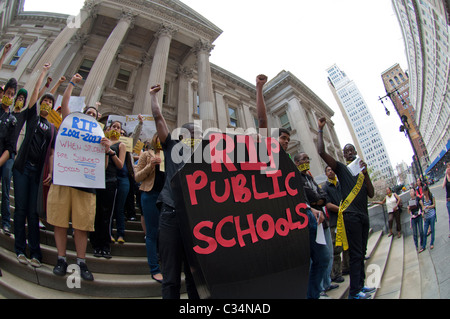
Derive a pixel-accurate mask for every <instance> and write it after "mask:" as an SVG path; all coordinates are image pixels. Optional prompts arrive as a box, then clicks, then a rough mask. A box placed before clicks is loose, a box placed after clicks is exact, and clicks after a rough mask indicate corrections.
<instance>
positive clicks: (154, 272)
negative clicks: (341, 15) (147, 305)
mask: <svg viewBox="0 0 450 319" xmlns="http://www.w3.org/2000/svg"><path fill="white" fill-rule="evenodd" d="M9 49H10V45H6V46H5V47H4V50H3V54H2V56H1V57H0V66H1V64H2V63H3V59H4V57H5V55H6V54H7V53H8V51H9ZM50 67H51V65H50V64H46V65H45V66H44V67H43V69H42V72H41V74H40V75H39V78H38V80H37V82H36V83H35V86H34V89H33V92H32V94H31V95H30V96H29V97H28V92H27V91H25V90H24V89H20V90H17V81H16V80H15V79H10V80H9V81H8V82H7V83H6V85H5V86H4V88H2V90H1V91H0V98H1V108H0V168H1V170H2V205H1V207H2V208H1V213H2V229H3V231H4V233H5V234H11V224H10V218H11V217H10V216H11V214H10V212H9V188H10V182H11V178H14V191H15V213H14V238H15V252H16V255H17V259H18V261H19V262H20V263H22V264H31V265H32V266H33V267H40V266H41V262H42V253H41V250H40V239H39V216H40V214H41V212H44V213H45V218H46V221H47V223H48V224H50V225H53V227H54V237H55V242H56V247H57V252H58V257H57V260H56V261H55V266H54V269H53V272H54V274H55V275H58V276H64V275H66V273H67V268H68V263H67V259H66V246H67V236H68V230H69V229H70V227H71V228H72V229H73V236H74V241H75V247H76V254H77V264H78V265H79V267H80V274H81V277H82V278H83V279H84V280H88V281H92V280H94V276H93V274H92V272H91V271H89V269H88V267H87V264H86V250H87V245H88V242H90V245H91V246H92V249H93V255H94V256H95V257H98V258H106V259H110V258H112V255H111V243H114V242H118V243H124V242H125V226H124V221H125V214H126V213H125V211H126V210H127V209H126V206H127V205H128V204H127V203H129V202H131V206H132V209H131V210H132V211H134V204H135V202H134V199H135V198H136V201H137V204H138V206H139V207H140V208H141V212H142V227H143V229H144V231H145V244H146V249H147V258H148V264H149V270H150V274H151V278H153V279H154V280H155V281H157V282H159V283H161V290H162V297H163V298H167V299H177V298H180V288H181V273H182V272H184V273H185V282H186V288H187V293H188V296H189V298H192V299H198V298H199V295H198V292H197V290H196V286H195V282H194V279H193V276H192V274H191V271H190V267H189V261H188V259H187V258H186V252H185V250H184V246H183V240H182V236H181V232H180V225H179V223H178V220H177V209H176V205H175V194H174V193H173V192H174V190H173V188H172V187H171V184H170V181H171V179H172V177H173V176H174V175H175V174H176V173H177V171H178V170H179V169H180V168H181V167H182V166H183V164H184V163H183V162H182V161H181V162H180V161H174V160H173V158H172V156H171V154H172V152H173V150H174V148H175V146H177V144H178V143H180V142H182V146H183V147H184V148H187V149H188V152H191V151H192V150H193V148H194V147H195V146H196V143H197V142H196V141H199V140H200V139H201V137H202V136H201V135H199V134H200V133H199V132H200V130H199V129H198V128H197V127H195V125H194V124H193V123H187V124H185V125H184V126H183V127H182V129H184V130H183V132H188V133H187V134H185V135H183V136H171V133H170V131H169V128H168V126H167V123H166V121H165V119H164V116H163V114H162V112H161V107H160V105H159V102H158V94H159V91H160V90H161V87H160V85H155V86H152V87H151V89H150V92H149V94H150V96H151V112H152V115H153V118H154V120H155V125H156V133H155V135H154V136H153V138H152V139H151V140H149V141H146V143H145V147H144V149H143V150H142V151H141V152H140V155H136V154H134V155H133V154H132V153H130V152H128V151H127V149H126V146H125V145H124V143H122V142H121V141H120V136H121V134H124V132H123V129H122V123H120V122H118V121H114V122H112V123H111V124H110V125H108V126H106V127H105V137H104V138H102V140H101V145H103V147H104V149H105V188H104V189H93V188H83V187H70V186H60V185H55V184H53V183H52V180H53V156H54V149H55V139H56V135H57V129H56V128H55V126H54V125H53V124H52V123H50V122H49V120H48V119H47V117H48V115H49V113H50V112H51V111H52V110H53V109H54V108H55V98H54V96H53V94H52V93H54V92H56V88H57V87H58V86H59V85H61V84H62V83H64V81H65V78H61V79H60V80H59V81H58V83H57V85H55V87H54V88H52V90H51V91H50V92H47V89H49V85H50V83H51V81H49V80H48V79H47V82H46V84H45V85H44V86H43V87H42V84H43V83H44V79H45V77H46V75H47V73H48V71H49V69H50ZM81 80H82V77H81V76H80V75H79V74H75V75H74V76H73V77H72V78H71V79H70V81H69V83H68V85H67V87H66V89H65V91H64V94H63V99H62V102H61V106H60V108H59V109H58V111H59V113H60V116H61V119H62V121H64V119H65V118H66V117H67V116H68V115H69V114H70V112H71V111H70V109H69V101H70V98H71V96H72V92H73V89H74V87H76V86H77V85H78V84H79V83H80V81H81ZM266 82H267V77H266V76H265V75H258V76H257V78H256V93H257V94H256V106H257V116H258V124H259V129H260V132H264V129H267V128H268V121H267V114H266V106H265V102H264V96H263V86H264V85H265V83H266ZM83 112H84V113H85V114H86V115H88V116H91V117H92V118H94V119H95V120H99V119H100V114H99V112H98V109H97V107H93V106H88V107H86V108H85V109H84V110H83ZM25 124H26V126H25ZM325 125H326V119H325V118H320V119H319V120H318V141H317V149H318V152H319V155H320V157H321V159H322V160H323V161H324V162H325V163H326V164H327V167H326V169H325V174H326V176H327V178H328V180H327V182H326V183H325V185H324V186H323V187H320V186H319V185H318V184H317V183H316V181H315V179H314V176H312V175H311V172H310V161H311V158H310V157H309V156H308V154H306V153H300V154H297V155H296V156H295V157H294V158H293V162H294V163H295V165H296V166H297V168H298V170H299V172H300V174H299V175H300V179H299V182H300V183H301V185H302V188H303V190H304V195H305V199H306V201H307V207H308V208H307V213H308V228H309V236H310V243H309V245H310V260H311V263H310V269H309V276H308V278H309V279H308V285H307V298H309V299H318V298H320V297H321V296H324V295H325V296H326V292H327V291H329V290H331V289H335V288H337V287H338V286H339V283H342V282H343V281H344V277H343V275H344V274H349V275H350V276H349V279H350V289H349V298H352V299H367V298H370V297H371V293H372V292H373V291H374V290H375V288H370V287H367V286H365V284H364V282H365V271H364V260H365V255H366V249H367V241H368V236H369V217H368V208H367V206H368V205H367V204H368V198H372V197H373V196H374V187H373V185H372V182H371V179H370V176H369V174H368V171H367V165H366V163H364V162H363V161H360V163H359V165H360V172H359V173H357V174H353V173H352V172H351V171H350V170H349V169H348V168H347V165H348V164H349V163H352V162H353V161H354V160H355V159H356V157H357V153H356V149H355V147H354V146H353V145H351V144H347V145H346V146H345V147H344V150H343V152H344V158H345V159H346V161H347V163H341V162H339V161H337V160H336V159H335V158H333V157H332V156H331V155H329V154H327V153H326V151H325V147H324V142H323V128H324V126H325ZM23 127H26V129H25V136H24V139H23V141H21V142H20V143H18V140H19V135H20V132H21V130H22V128H23ZM141 128H142V117H141V116H139V125H138V126H137V127H136V130H135V132H134V133H133V144H136V141H137V138H138V137H139V134H140V129H141ZM278 142H279V143H280V146H281V148H282V149H283V150H285V151H286V150H287V149H288V146H289V142H290V132H289V131H288V130H285V129H279V130H278ZM18 144H20V145H19V146H20V147H19V148H18V147H17V146H18ZM17 149H19V150H18V151H17ZM443 187H444V188H446V190H447V208H448V209H449V216H450V201H449V197H450V196H449V194H450V165H448V167H447V172H446V178H445V181H444V184H443ZM130 198H131V201H130ZM378 203H379V204H386V205H387V207H388V213H389V229H390V233H389V236H391V235H392V234H393V232H392V227H393V222H394V220H395V221H396V223H397V232H398V236H400V234H401V228H400V221H399V217H398V216H399V213H398V211H399V207H400V206H401V204H402V203H401V199H400V198H399V197H398V196H397V195H396V194H394V195H392V190H391V189H387V196H386V198H385V199H384V200H383V201H380V202H378ZM408 211H409V212H410V214H411V218H412V226H413V230H414V241H415V244H416V247H418V250H420V251H422V250H423V249H425V247H426V236H424V235H423V234H424V230H428V228H430V232H431V246H430V248H431V249H432V248H433V244H434V223H435V218H436V217H435V216H436V214H435V199H434V197H433V195H432V194H431V192H430V190H429V189H428V188H427V187H426V186H424V187H423V188H422V187H421V185H420V184H418V187H417V189H416V190H411V201H410V202H409V205H408ZM132 215H133V213H132ZM421 215H423V217H424V218H423V220H424V225H422V218H417V217H418V216H421ZM391 216H392V217H391ZM114 219H115V220H116V229H117V232H116V237H114V236H113V231H112V221H113V220H114ZM25 225H27V227H25ZM449 227H450V226H449ZM319 233H323V235H324V238H325V242H318V241H317V236H318V234H319ZM449 237H450V236H449ZM419 242H420V246H419ZM27 246H28V251H29V256H27ZM183 266H184V268H183Z"/></svg>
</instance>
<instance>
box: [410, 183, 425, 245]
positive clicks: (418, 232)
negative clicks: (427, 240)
mask: <svg viewBox="0 0 450 319" xmlns="http://www.w3.org/2000/svg"><path fill="white" fill-rule="evenodd" d="M409 195H410V196H411V198H410V199H409V203H408V213H409V215H410V217H411V228H412V230H413V239H414V244H415V245H416V250H417V251H419V253H421V252H422V251H423V248H422V247H423V246H424V244H423V238H424V236H423V218H422V213H421V210H420V209H419V207H420V204H419V202H420V199H419V197H418V196H417V195H416V192H415V190H414V189H410V190H409ZM419 239H420V246H419ZM419 247H420V248H419Z"/></svg>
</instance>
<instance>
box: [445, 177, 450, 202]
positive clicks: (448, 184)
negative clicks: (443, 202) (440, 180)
mask: <svg viewBox="0 0 450 319" xmlns="http://www.w3.org/2000/svg"><path fill="white" fill-rule="evenodd" d="M444 178H445V190H446V192H447V198H450V182H449V181H448V178H447V175H445V176H444Z"/></svg>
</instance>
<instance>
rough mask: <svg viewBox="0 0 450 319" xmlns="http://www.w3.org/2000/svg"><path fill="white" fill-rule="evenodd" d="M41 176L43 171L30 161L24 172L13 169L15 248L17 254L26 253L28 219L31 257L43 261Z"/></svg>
mask: <svg viewBox="0 0 450 319" xmlns="http://www.w3.org/2000/svg"><path fill="white" fill-rule="evenodd" d="M40 176H41V172H39V171H38V169H37V167H36V166H32V165H31V164H30V163H29V162H27V163H26V164H25V168H24V171H23V173H20V172H19V171H18V170H16V169H14V170H13V177H14V195H15V204H16V209H15V212H14V237H15V243H14V248H15V252H16V254H17V255H19V254H24V255H25V250H26V246H27V242H26V231H25V221H27V224H28V248H29V249H30V258H36V259H38V260H39V261H42V253H41V247H40V242H39V216H38V213H37V209H36V208H37V196H38V190H39V182H38V181H39V178H40Z"/></svg>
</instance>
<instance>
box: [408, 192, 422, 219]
mask: <svg viewBox="0 0 450 319" xmlns="http://www.w3.org/2000/svg"><path fill="white" fill-rule="evenodd" d="M409 200H410V201H411V200H413V199H411V198H410V199H409ZM408 206H410V205H409V203H408ZM419 209H420V197H418V196H416V198H415V204H414V206H410V210H411V214H412V215H414V216H416V215H418V214H419Z"/></svg>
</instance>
